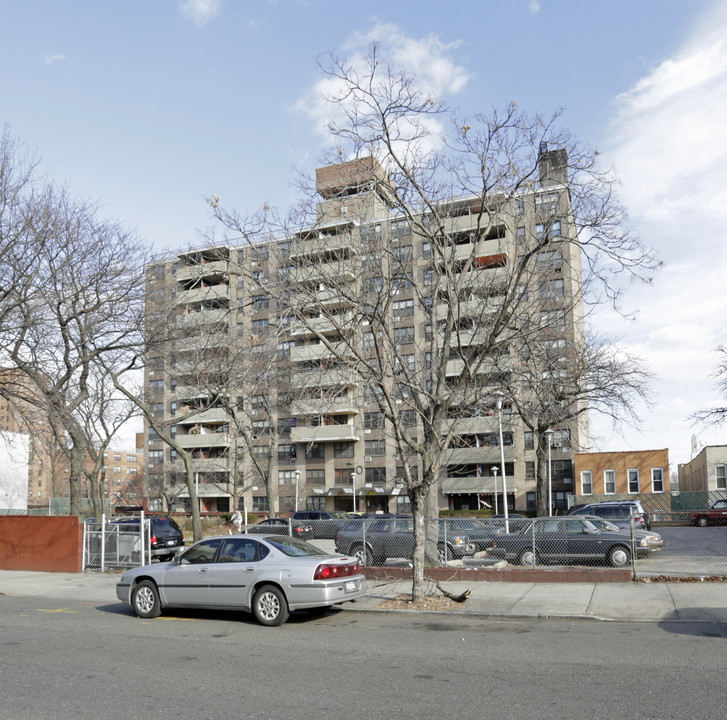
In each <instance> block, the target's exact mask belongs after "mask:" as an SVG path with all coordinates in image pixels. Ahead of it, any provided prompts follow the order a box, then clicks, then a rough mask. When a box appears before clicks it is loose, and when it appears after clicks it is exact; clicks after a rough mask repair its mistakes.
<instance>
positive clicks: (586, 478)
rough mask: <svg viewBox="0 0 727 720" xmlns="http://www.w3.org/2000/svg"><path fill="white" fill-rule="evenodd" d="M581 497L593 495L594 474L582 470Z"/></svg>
mask: <svg viewBox="0 0 727 720" xmlns="http://www.w3.org/2000/svg"><path fill="white" fill-rule="evenodd" d="M581 495H593V473H592V472H591V471H590V470H581Z"/></svg>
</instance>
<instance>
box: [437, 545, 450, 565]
mask: <svg viewBox="0 0 727 720" xmlns="http://www.w3.org/2000/svg"><path fill="white" fill-rule="evenodd" d="M437 555H438V556H439V562H447V561H448V560H453V559H454V552H452V548H451V547H450V546H449V545H444V544H443V543H440V544H439V546H438V548H437Z"/></svg>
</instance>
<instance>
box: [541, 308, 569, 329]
mask: <svg viewBox="0 0 727 720" xmlns="http://www.w3.org/2000/svg"><path fill="white" fill-rule="evenodd" d="M540 327H541V328H550V329H551V330H557V331H558V332H563V331H564V330H565V310H548V311H547V312H542V313H540Z"/></svg>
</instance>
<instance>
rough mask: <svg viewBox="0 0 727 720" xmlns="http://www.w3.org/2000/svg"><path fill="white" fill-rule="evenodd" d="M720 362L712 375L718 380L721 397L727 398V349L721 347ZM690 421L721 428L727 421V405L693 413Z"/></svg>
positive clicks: (717, 386)
mask: <svg viewBox="0 0 727 720" xmlns="http://www.w3.org/2000/svg"><path fill="white" fill-rule="evenodd" d="M717 353H718V355H719V361H718V363H717V366H716V368H715V370H714V372H713V373H712V377H713V378H714V379H715V380H716V383H715V385H716V389H717V392H718V393H719V395H720V396H722V397H723V398H724V397H727V347H725V346H724V345H720V346H719V347H718V348H717ZM690 419H691V420H692V421H693V422H695V423H700V424H702V425H713V426H718V427H719V426H721V425H722V424H724V422H725V420H727V405H717V406H716V407H713V408H709V409H707V410H700V411H698V412H695V413H693V414H692V415H691V416H690Z"/></svg>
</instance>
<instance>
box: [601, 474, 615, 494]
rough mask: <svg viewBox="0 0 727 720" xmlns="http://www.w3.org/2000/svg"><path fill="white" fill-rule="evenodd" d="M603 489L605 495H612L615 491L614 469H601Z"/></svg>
mask: <svg viewBox="0 0 727 720" xmlns="http://www.w3.org/2000/svg"><path fill="white" fill-rule="evenodd" d="M603 490H604V492H605V493H606V495H613V493H615V492H616V471H615V470H604V471H603Z"/></svg>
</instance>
